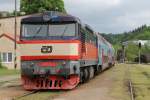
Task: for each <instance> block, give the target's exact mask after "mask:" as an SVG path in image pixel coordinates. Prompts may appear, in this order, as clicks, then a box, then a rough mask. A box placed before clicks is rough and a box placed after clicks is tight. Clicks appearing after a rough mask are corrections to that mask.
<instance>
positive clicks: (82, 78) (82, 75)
mask: <svg viewBox="0 0 150 100" xmlns="http://www.w3.org/2000/svg"><path fill="white" fill-rule="evenodd" d="M80 83H84V72H83V69H80Z"/></svg>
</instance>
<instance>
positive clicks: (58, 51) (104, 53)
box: [19, 11, 115, 90]
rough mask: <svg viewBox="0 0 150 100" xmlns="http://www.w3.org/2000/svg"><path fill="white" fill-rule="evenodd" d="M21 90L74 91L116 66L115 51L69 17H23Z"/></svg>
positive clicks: (66, 15) (60, 15)
mask: <svg viewBox="0 0 150 100" xmlns="http://www.w3.org/2000/svg"><path fill="white" fill-rule="evenodd" d="M20 33H21V34H20V41H19V43H20V52H21V57H20V59H21V79H22V84H23V87H24V89H26V90H39V89H73V88H75V87H76V86H77V85H78V84H79V83H84V82H87V81H88V80H90V79H91V78H93V77H94V76H95V75H97V73H99V72H101V71H103V70H104V69H106V68H109V67H111V66H113V65H114V64H115V59H114V58H115V57H114V52H115V51H114V49H113V47H112V45H111V44H110V43H109V42H108V41H106V40H105V39H104V38H103V37H102V36H101V35H100V34H99V33H96V32H94V31H93V29H92V28H91V27H90V26H89V25H86V24H83V23H82V22H81V20H80V19H79V18H77V17H74V16H72V15H69V14H64V13H60V12H55V11H48V12H44V13H40V14H35V15H31V16H28V17H26V18H23V19H22V20H21V32H20Z"/></svg>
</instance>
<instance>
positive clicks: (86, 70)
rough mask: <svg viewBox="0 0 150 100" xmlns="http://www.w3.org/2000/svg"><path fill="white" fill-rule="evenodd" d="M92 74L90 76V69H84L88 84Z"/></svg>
mask: <svg viewBox="0 0 150 100" xmlns="http://www.w3.org/2000/svg"><path fill="white" fill-rule="evenodd" d="M89 77H90V74H89V70H88V68H85V69H84V79H85V82H87V81H88V80H89V79H90V78H89Z"/></svg>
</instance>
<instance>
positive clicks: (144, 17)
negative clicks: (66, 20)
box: [64, 0, 150, 33]
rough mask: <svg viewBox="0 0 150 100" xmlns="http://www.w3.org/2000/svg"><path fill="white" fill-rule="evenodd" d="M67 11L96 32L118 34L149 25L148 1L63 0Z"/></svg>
mask: <svg viewBox="0 0 150 100" xmlns="http://www.w3.org/2000/svg"><path fill="white" fill-rule="evenodd" d="M64 1H65V5H66V9H67V11H68V12H69V13H70V14H72V15H75V16H78V17H79V18H80V19H81V20H82V21H83V22H85V23H87V24H89V25H90V26H92V27H93V28H94V29H95V30H96V31H99V32H105V33H120V32H124V31H129V30H132V29H134V28H136V27H138V26H140V25H143V24H149V23H150V19H149V18H150V13H149V12H150V7H149V4H150V1H149V0H64Z"/></svg>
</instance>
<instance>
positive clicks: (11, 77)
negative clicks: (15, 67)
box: [0, 75, 20, 82]
mask: <svg viewBox="0 0 150 100" xmlns="http://www.w3.org/2000/svg"><path fill="white" fill-rule="evenodd" d="M19 78H20V75H9V76H0V82H6V81H11V80H16V79H19Z"/></svg>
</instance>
